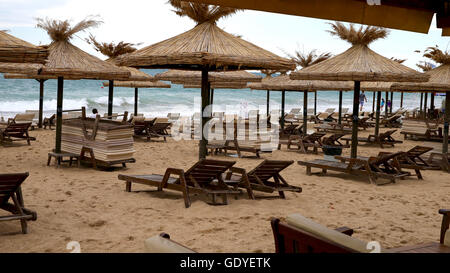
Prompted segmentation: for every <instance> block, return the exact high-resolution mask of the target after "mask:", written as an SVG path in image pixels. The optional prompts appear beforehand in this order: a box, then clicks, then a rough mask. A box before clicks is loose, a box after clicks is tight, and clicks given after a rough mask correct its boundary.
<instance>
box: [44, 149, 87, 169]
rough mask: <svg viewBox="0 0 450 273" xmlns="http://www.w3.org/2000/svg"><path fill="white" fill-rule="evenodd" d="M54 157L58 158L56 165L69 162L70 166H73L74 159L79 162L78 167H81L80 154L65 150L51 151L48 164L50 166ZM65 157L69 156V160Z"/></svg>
mask: <svg viewBox="0 0 450 273" xmlns="http://www.w3.org/2000/svg"><path fill="white" fill-rule="evenodd" d="M52 157H54V158H55V160H56V167H59V166H60V165H61V162H69V166H72V161H73V160H74V159H75V160H76V162H77V167H80V155H79V154H73V153H65V152H61V153H56V152H50V153H48V161H47V166H50V162H51V160H52ZM64 157H69V160H63V158H64Z"/></svg>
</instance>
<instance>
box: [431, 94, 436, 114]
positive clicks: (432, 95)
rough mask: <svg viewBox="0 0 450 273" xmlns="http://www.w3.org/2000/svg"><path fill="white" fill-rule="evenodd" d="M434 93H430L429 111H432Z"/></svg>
mask: <svg viewBox="0 0 450 273" xmlns="http://www.w3.org/2000/svg"><path fill="white" fill-rule="evenodd" d="M434 108H435V107H434V92H432V93H430V110H431V111H433V110H434Z"/></svg>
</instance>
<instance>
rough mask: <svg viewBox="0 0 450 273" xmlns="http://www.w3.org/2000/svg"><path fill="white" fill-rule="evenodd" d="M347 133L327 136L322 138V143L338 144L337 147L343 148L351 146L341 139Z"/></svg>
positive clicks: (328, 144)
mask: <svg viewBox="0 0 450 273" xmlns="http://www.w3.org/2000/svg"><path fill="white" fill-rule="evenodd" d="M345 135H346V134H332V135H330V136H327V137H323V138H322V145H327V146H336V147H342V148H350V145H348V144H345V145H344V144H342V143H341V142H340V141H339V140H340V139H341V138H342V137H344V136H345Z"/></svg>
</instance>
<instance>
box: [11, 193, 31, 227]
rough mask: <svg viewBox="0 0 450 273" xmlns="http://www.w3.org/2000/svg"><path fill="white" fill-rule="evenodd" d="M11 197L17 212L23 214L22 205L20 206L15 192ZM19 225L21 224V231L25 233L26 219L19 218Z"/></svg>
mask: <svg viewBox="0 0 450 273" xmlns="http://www.w3.org/2000/svg"><path fill="white" fill-rule="evenodd" d="M11 197H12V200H13V202H14V205H15V206H16V209H17V211H18V213H19V214H20V215H22V216H25V213H23V210H22V207H21V206H20V203H19V200H17V195H16V193H14V194H13V195H12V196H11ZM20 225H21V226H22V233H23V234H27V233H28V228H27V220H25V219H20Z"/></svg>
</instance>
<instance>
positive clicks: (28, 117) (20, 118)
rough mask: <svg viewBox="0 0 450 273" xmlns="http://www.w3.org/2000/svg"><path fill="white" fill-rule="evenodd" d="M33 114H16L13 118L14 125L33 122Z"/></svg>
mask: <svg viewBox="0 0 450 273" xmlns="http://www.w3.org/2000/svg"><path fill="white" fill-rule="evenodd" d="M33 118H34V113H31V114H17V115H16V117H15V118H14V122H15V123H27V122H31V121H33Z"/></svg>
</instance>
